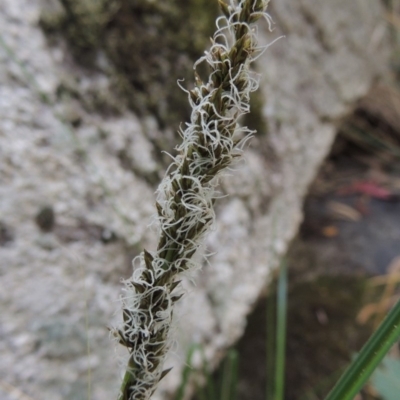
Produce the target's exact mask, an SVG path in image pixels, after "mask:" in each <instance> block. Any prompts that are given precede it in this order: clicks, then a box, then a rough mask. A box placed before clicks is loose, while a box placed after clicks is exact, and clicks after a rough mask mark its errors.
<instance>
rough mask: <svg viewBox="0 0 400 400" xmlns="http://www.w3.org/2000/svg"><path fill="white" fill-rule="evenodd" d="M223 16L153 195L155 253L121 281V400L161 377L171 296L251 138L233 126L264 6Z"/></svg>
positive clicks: (248, 81) (257, 0)
mask: <svg viewBox="0 0 400 400" xmlns="http://www.w3.org/2000/svg"><path fill="white" fill-rule="evenodd" d="M219 2H220V5H221V8H222V11H223V13H224V16H222V17H220V18H218V19H217V22H216V26H217V30H216V32H215V34H214V37H213V39H212V45H211V48H210V50H209V51H206V52H205V55H204V56H203V57H201V58H200V59H199V60H198V61H197V62H196V63H195V65H194V69H195V70H196V67H197V65H198V64H200V63H202V62H205V63H207V64H208V66H209V69H210V71H211V72H210V75H209V77H208V81H207V82H206V83H203V82H202V80H201V79H200V77H199V75H198V74H197V73H196V72H195V79H196V86H195V88H194V89H193V90H189V91H187V90H185V89H184V90H185V91H186V92H187V93H188V98H189V102H190V105H191V108H192V112H191V118H190V122H189V123H187V124H186V129H184V130H180V134H181V137H182V143H181V145H180V146H178V147H177V151H178V155H177V156H176V157H175V158H173V162H172V164H171V165H170V167H169V168H168V171H167V173H166V176H165V178H164V179H163V181H162V182H161V184H160V186H159V188H158V190H157V204H156V205H157V210H158V214H157V220H158V223H159V245H158V248H157V250H156V251H154V252H152V253H150V252H147V251H146V250H145V251H143V253H142V254H141V255H140V256H138V257H137V258H136V259H135V260H134V261H133V264H134V272H133V275H132V277H131V278H129V279H127V280H125V281H124V288H123V295H122V296H121V301H122V307H123V323H122V324H121V326H120V327H118V328H116V329H114V330H113V335H114V337H116V338H117V339H118V341H119V342H120V343H121V344H123V345H125V346H126V347H127V348H128V349H129V353H130V355H129V362H128V367H127V372H126V374H125V378H124V381H123V384H122V387H121V393H120V395H119V399H120V400H147V399H149V398H150V397H151V395H152V393H153V392H154V390H155V388H156V386H157V384H158V382H159V381H160V380H161V379H162V378H163V376H164V375H165V374H166V372H168V371H163V369H162V368H163V362H164V358H165V355H166V353H167V351H168V349H169V347H170V340H169V336H170V335H169V332H170V326H171V323H172V315H173V305H174V303H175V302H176V301H177V300H178V299H179V298H180V297H181V295H177V294H173V291H174V289H175V288H176V287H177V285H178V284H179V281H178V280H177V277H178V275H179V274H180V273H182V272H185V271H190V270H192V269H194V268H196V263H195V262H194V261H192V256H193V255H194V253H195V252H196V250H197V249H198V247H199V246H200V245H201V244H202V240H203V237H204V234H205V233H206V232H207V230H209V228H210V227H211V225H212V224H213V223H214V219H215V215H214V209H213V202H214V201H215V199H216V194H215V186H216V184H217V180H218V176H219V174H220V172H221V171H222V170H223V169H225V168H226V167H228V166H229V165H231V164H232V162H233V161H234V160H235V159H237V158H238V157H239V156H240V155H241V153H242V147H243V144H244V143H245V141H246V140H247V138H248V137H249V136H250V135H251V133H252V132H251V131H249V130H248V129H247V128H246V127H240V126H239V125H238V120H239V118H240V117H241V116H242V115H243V114H246V113H248V112H249V98H250V93H251V92H252V91H255V90H256V89H257V88H258V81H257V79H256V78H255V77H254V75H253V74H252V73H251V72H250V70H249V66H250V64H251V63H252V62H253V61H254V60H255V59H256V58H257V57H258V56H259V54H260V53H261V52H262V51H263V50H264V48H260V47H258V45H257V29H256V28H255V27H253V26H251V24H253V23H254V22H256V21H257V20H258V19H260V18H261V17H263V18H265V19H266V20H267V22H268V25H269V27H270V26H271V20H270V17H269V15H268V14H267V13H266V11H265V10H266V7H267V4H268V2H269V0H241V1H235V0H230V2H229V5H228V4H225V3H223V2H222V1H221V0H219Z"/></svg>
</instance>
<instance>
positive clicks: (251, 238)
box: [0, 0, 389, 400]
mask: <svg viewBox="0 0 400 400" xmlns="http://www.w3.org/2000/svg"><path fill="white" fill-rule="evenodd" d="M42 7H43V4H42V3H41V2H40V0H2V1H1V2H0V33H1V37H0V199H1V200H0V276H1V279H0V289H1V290H0V301H1V302H0V338H1V339H0V354H1V362H0V399H7V400H8V399H17V398H28V397H23V396H22V392H23V393H26V395H28V396H30V397H29V398H31V399H45V400H46V399H51V400H61V399H74V400H75V399H76V400H80V399H88V398H89V397H90V398H91V399H93V400H103V399H104V400H105V399H107V400H108V399H110V398H115V394H116V392H117V390H118V384H119V379H120V371H121V368H120V369H119V370H118V365H117V364H118V363H117V359H118V357H116V355H115V352H114V345H113V344H112V343H111V342H110V341H109V339H108V332H107V326H109V325H111V324H113V322H115V321H116V320H117V319H119V318H120V313H119V312H118V302H117V299H118V296H119V291H120V283H119V279H120V278H121V277H127V276H128V275H129V274H130V272H131V267H130V259H131V258H132V257H133V256H135V255H137V254H138V253H139V251H140V249H141V248H142V246H146V247H147V248H149V249H151V248H152V247H153V246H154V242H155V232H154V230H151V229H148V225H149V221H150V219H151V215H152V214H153V212H154V195H153V192H154V189H155V186H154V180H155V179H154V177H156V178H157V179H159V178H160V176H162V168H161V166H160V157H159V156H158V155H157V154H155V152H154V148H153V140H152V139H154V138H155V137H162V135H165V134H166V132H165V131H164V132H162V131H160V129H159V128H158V127H157V124H156V122H155V119H154V118H150V117H146V118H138V117H137V116H136V115H135V114H133V113H132V112H130V111H129V110H127V109H124V108H123V107H122V108H123V110H122V111H121V112H120V113H117V114H111V115H103V114H101V113H98V112H95V111H93V110H88V108H87V107H84V106H83V105H82V104H83V102H84V100H82V99H87V96H89V95H90V94H92V93H94V92H96V93H97V94H98V93H101V94H102V95H103V96H105V97H107V96H108V93H109V91H110V89H109V86H110V82H109V79H108V76H107V74H105V73H103V72H102V70H101V69H98V71H96V72H93V71H88V70H87V69H84V68H82V67H80V66H79V65H77V64H76V63H75V62H74V61H73V59H72V57H71V55H70V54H69V49H68V47H67V46H65V45H64V44H63V42H60V43H59V44H58V45H57V46H50V45H49V44H48V42H47V41H46V37H45V36H44V34H43V32H42V30H41V29H40V28H39V26H38V20H39V17H40V14H41V10H42ZM270 13H271V14H272V16H273V18H274V20H275V22H276V30H275V31H274V32H273V33H272V34H271V33H269V32H267V29H266V28H265V27H263V28H260V36H261V40H262V42H263V43H264V44H266V43H269V42H271V41H272V40H273V39H274V38H275V37H277V36H280V35H281V34H284V35H285V38H284V39H281V40H279V41H278V42H277V43H275V44H274V45H273V46H271V47H270V48H269V49H268V50H267V51H266V52H265V54H264V55H263V56H262V57H261V58H260V59H259V62H258V70H259V72H260V73H261V75H262V76H261V91H262V94H263V96H262V97H263V99H264V100H263V106H262V112H263V114H262V118H263V119H264V121H263V123H264V124H265V125H266V126H267V128H268V129H267V130H268V134H266V135H258V136H256V137H255V138H254V139H253V142H252V144H251V146H250V147H249V149H248V150H247V151H246V153H245V162H242V163H241V164H240V165H238V166H237V167H236V170H235V171H234V172H232V174H231V176H228V177H226V178H224V180H223V183H222V194H229V197H224V198H223V199H221V201H220V202H219V204H218V205H217V220H218V222H217V226H216V229H215V231H214V232H212V234H211V235H210V236H209V237H208V243H207V244H208V247H207V250H206V252H207V253H210V254H211V255H210V256H209V257H208V262H207V263H205V264H204V267H203V270H202V272H201V273H196V274H195V275H196V276H195V277H194V278H195V284H194V283H192V281H191V280H189V279H188V280H187V281H186V282H185V286H186V288H187V295H186V297H185V298H184V299H183V300H182V301H181V302H180V306H179V312H178V316H177V323H176V328H175V329H174V334H175V337H176V340H177V343H178V344H177V346H176V349H175V352H174V354H172V355H171V359H170V360H169V361H168V364H173V365H176V368H174V370H173V372H172V373H171V374H170V375H169V376H168V378H166V379H165V382H164V384H163V387H162V388H161V390H160V391H159V396H161V394H162V392H163V390H170V389H171V388H174V387H176V385H177V383H178V382H179V367H178V366H179V365H181V364H182V363H183V360H184V355H185V351H186V350H187V348H188V346H190V344H192V343H194V342H200V343H203V344H204V345H205V351H206V354H207V355H208V357H209V358H210V359H214V360H216V359H218V357H220V356H221V354H222V353H223V350H224V349H225V348H226V347H227V346H229V345H230V344H232V343H233V342H234V341H235V340H236V339H237V338H238V337H240V335H241V334H242V332H243V329H244V327H245V317H246V315H247V313H248V312H249V311H250V309H251V307H252V304H253V303H254V301H255V300H256V299H257V297H258V295H259V293H260V292H261V291H262V290H263V288H264V287H265V285H266V282H267V281H268V279H269V276H270V273H271V270H272V269H274V268H275V267H276V266H277V265H278V263H279V260H280V258H281V257H282V255H283V254H284V253H285V250H286V248H287V245H288V243H289V241H290V240H291V239H292V238H293V236H294V235H295V233H296V229H297V227H298V225H299V222H300V220H301V206H302V199H303V196H304V194H305V192H306V190H307V187H308V185H309V183H310V181H311V180H312V179H313V177H314V176H315V173H316V171H317V169H318V166H319V164H320V162H321V161H322V159H323V158H324V156H325V154H326V153H327V151H328V150H329V147H330V144H331V142H332V140H333V137H334V134H335V125H336V123H337V122H338V121H339V120H340V118H342V117H343V115H344V114H345V113H347V112H348V111H349V110H350V108H351V106H352V104H353V103H354V101H355V100H357V99H358V98H359V97H361V96H363V95H364V94H365V93H366V92H367V91H368V89H369V88H370V86H371V83H372V81H373V80H374V79H375V78H376V76H377V75H379V74H381V73H382V72H384V68H385V63H386V61H387V59H388V57H389V52H388V49H389V44H388V41H387V36H386V26H385V23H384V20H383V18H382V16H383V8H382V6H381V5H380V3H379V2H377V1H372V0H370V1H364V2H358V1H352V2H349V1H345V0H330V1H326V2H318V1H315V0H301V1H297V2H292V1H289V0H280V1H275V2H274V0H272V1H271V7H270ZM99 58H100V59H101V60H100V61H101V62H103V63H107V60H104V59H102V58H101V55H100V56H99ZM100 61H99V62H100ZM177 78H179V77H177ZM110 96H111V94H110ZM112 99H113V100H112V101H118V100H117V99H114V98H112ZM172 129H174V128H172ZM150 181H151V182H153V183H152V184H150V183H149V182H150ZM88 344H89V347H90V349H89V348H88ZM122 366H123V363H122ZM88 370H90V373H89V374H88ZM88 379H89V380H90V381H91V382H92V384H91V389H90V392H91V393H90V394H88V388H87V381H88ZM160 398H161V397H160Z"/></svg>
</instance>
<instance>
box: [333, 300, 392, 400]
mask: <svg viewBox="0 0 400 400" xmlns="http://www.w3.org/2000/svg"><path fill="white" fill-rule="evenodd" d="M399 338H400V301H398V302H397V303H396V305H395V306H394V307H393V308H392V310H391V311H390V312H389V314H388V315H387V317H386V318H385V320H384V321H383V322H382V323H381V325H380V326H379V328H378V329H377V330H376V332H375V333H374V334H373V335H372V336H371V337H370V339H369V340H368V342H367V343H366V344H365V346H364V347H363V348H362V349H361V352H360V353H359V354H358V356H357V357H356V359H355V360H354V361H353V362H352V363H351V364H350V366H349V367H348V369H347V370H346V371H345V372H344V374H343V375H342V377H341V378H340V379H339V381H338V383H337V384H336V385H335V387H334V388H333V389H332V391H331V392H330V393H329V394H328V396H327V397H326V398H325V400H352V399H353V398H354V396H355V395H356V394H357V393H358V392H359V391H360V390H361V388H362V387H363V386H364V384H365V382H366V381H367V380H368V378H369V377H370V376H371V374H372V372H373V371H374V370H375V369H376V367H377V366H378V365H379V363H380V362H381V361H382V359H383V357H384V356H385V355H386V353H387V352H388V351H389V350H390V348H391V347H392V346H393V344H394V343H395V342H396V341H397V340H399Z"/></svg>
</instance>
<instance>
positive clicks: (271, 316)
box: [265, 285, 276, 400]
mask: <svg viewBox="0 0 400 400" xmlns="http://www.w3.org/2000/svg"><path fill="white" fill-rule="evenodd" d="M271 286H272V285H271ZM275 296H276V290H275V287H273V288H271V292H270V294H269V296H267V300H266V301H267V304H266V310H267V315H266V324H267V326H266V343H265V348H266V364H267V368H266V374H267V376H266V384H267V387H266V392H265V394H266V396H265V398H266V400H274V392H275V388H274V385H275V380H274V378H275V330H276V328H275V305H276V302H275Z"/></svg>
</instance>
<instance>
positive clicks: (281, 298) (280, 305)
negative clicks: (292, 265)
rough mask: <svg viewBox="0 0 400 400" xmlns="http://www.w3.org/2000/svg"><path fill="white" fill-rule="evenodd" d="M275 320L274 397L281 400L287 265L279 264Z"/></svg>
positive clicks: (284, 263)
mask: <svg viewBox="0 0 400 400" xmlns="http://www.w3.org/2000/svg"><path fill="white" fill-rule="evenodd" d="M276 301H277V320H276V366H275V397H274V400H283V396H284V392H285V356H286V314H287V264H286V262H285V261H284V262H283V263H282V264H281V267H280V271H279V279H278V293H277V300H276Z"/></svg>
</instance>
